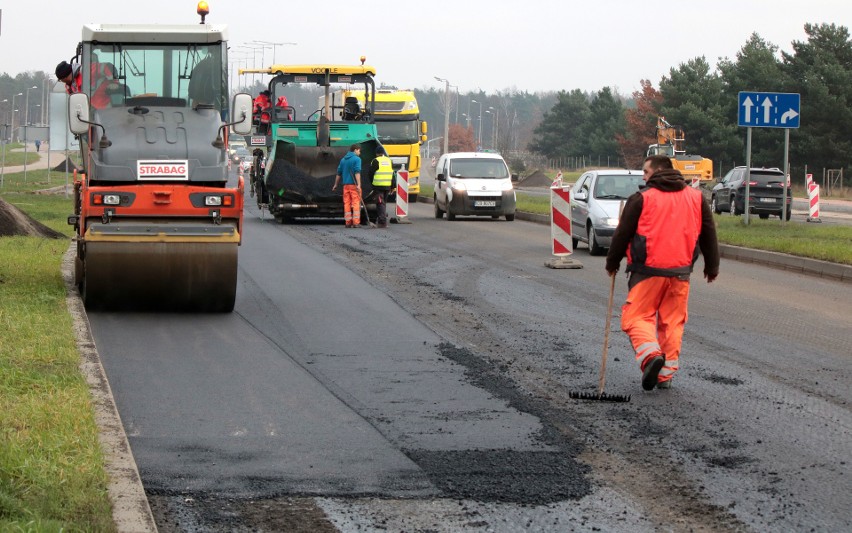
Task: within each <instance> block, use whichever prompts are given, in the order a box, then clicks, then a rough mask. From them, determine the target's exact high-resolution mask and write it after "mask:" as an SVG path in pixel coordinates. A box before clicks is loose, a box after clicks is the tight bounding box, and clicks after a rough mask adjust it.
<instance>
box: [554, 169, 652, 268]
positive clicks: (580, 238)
mask: <svg viewBox="0 0 852 533" xmlns="http://www.w3.org/2000/svg"><path fill="white" fill-rule="evenodd" d="M644 184H645V181H644V180H643V179H642V171H641V170H591V171H589V172H586V173H585V174H583V175H581V176H580V178H579V179H578V180H577V181H576V182H575V183H574V187H573V188H572V189H571V243H572V244H573V246H574V248H577V244H578V243H580V242H585V243H588V245H589V253H590V254H591V255H602V254H603V253H604V252H605V251H606V249H607V248H609V246H610V244H611V243H612V235H613V234H614V233H615V228H616V226H618V218H619V215H620V213H621V209H622V207H621V204H622V203H623V202H625V201H626V200H627V198H628V197H629V196H630V195H631V194H633V193H635V192H636V191H638V190H639V188H640V187H642V186H643V185H644Z"/></svg>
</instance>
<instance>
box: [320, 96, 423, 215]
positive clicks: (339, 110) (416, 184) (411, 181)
mask: <svg viewBox="0 0 852 533" xmlns="http://www.w3.org/2000/svg"><path fill="white" fill-rule="evenodd" d="M365 101H366V100H365V95H364V91H363V90H358V89H345V90H339V91H335V92H334V93H333V95H332V98H331V108H332V109H331V111H332V113H331V116H332V118H331V120H332V121H336V120H344V118H345V115H346V109H348V108H347V107H346V104H347V103H350V104H352V103H356V104H358V107H359V108H360V109H365V106H364V102H365ZM324 105H325V100H324V99H323V100H322V101H321V102H320V103H319V107H320V108H322V107H323V106H324ZM372 118H373V121H374V123H375V124H376V130H377V132H378V135H379V142H380V143H381V144H382V146H384V147H385V150H387V152H388V156H390V158H391V161H392V162H393V168H394V170H399V169H400V168H402V166H403V165H405V168H406V170H408V195H409V201H410V202H416V201H417V197H418V195H419V194H420V166H421V161H420V145H421V143H424V142H426V133H427V131H428V126H427V124H426V122H423V121H421V120H420V108H419V107H418V105H417V99H416V98H415V97H414V91H409V90H400V89H394V88H379V89H376V94H375V110H374V111H373V117H372Z"/></svg>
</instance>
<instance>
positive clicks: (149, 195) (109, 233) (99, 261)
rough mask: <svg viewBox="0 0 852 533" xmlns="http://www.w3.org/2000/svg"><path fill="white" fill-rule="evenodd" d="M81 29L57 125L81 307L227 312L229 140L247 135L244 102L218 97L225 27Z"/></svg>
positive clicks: (241, 97)
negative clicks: (68, 142) (75, 154)
mask: <svg viewBox="0 0 852 533" xmlns="http://www.w3.org/2000/svg"><path fill="white" fill-rule="evenodd" d="M208 11H209V8H208V6H207V3H206V2H199V4H198V13H199V15H201V19H202V20H201V24H198V23H194V24H185V25H160V24H151V25H142V24H89V25H85V26H84V27H83V37H82V41H81V42H80V44H79V45H78V46H77V49H76V55H75V56H74V57H73V58H72V59H71V62H70V64H71V65H72V67H73V68H74V69H75V70H76V73H78V75H77V76H76V78H77V80H79V81H72V84H71V87H70V89H69V92H70V93H71V94H70V95H69V96H68V114H67V127H68V128H69V129H70V131H71V133H73V134H74V135H75V137H76V138H77V139H78V140H79V143H80V151H81V155H82V158H81V159H82V168H81V171H80V173H79V174H77V175H76V176H75V180H74V204H75V206H74V214H73V215H72V216H70V217H69V218H68V223H69V224H72V225H74V226H75V232H76V246H77V255H76V261H75V263H76V264H75V271H76V272H75V275H76V282H77V286H78V288H79V290H80V294H81V295H82V297H83V301H84V303H85V305H86V308H87V309H90V310H91V309H104V310H122V309H125V310H161V311H191V312H230V311H232V310H233V308H234V301H235V297H236V288H237V255H238V254H237V251H238V246H239V245H240V243H241V238H242V222H243V220H242V219H243V192H244V185H243V181H242V178H239V180H238V181H236V182H235V183H231V184H229V183H228V179H229V169H228V151H227V143H228V137H229V135H231V134H232V133H233V134H235V135H245V134H248V133H249V132H250V131H251V96H250V95H249V94H245V93H240V94H236V95H235V96H234V97H233V99H232V100H231V101H229V100H228V58H227V28H226V27H225V26H224V25H215V24H207V23H206V22H205V20H204V19H205V16H206V15H207V14H208Z"/></svg>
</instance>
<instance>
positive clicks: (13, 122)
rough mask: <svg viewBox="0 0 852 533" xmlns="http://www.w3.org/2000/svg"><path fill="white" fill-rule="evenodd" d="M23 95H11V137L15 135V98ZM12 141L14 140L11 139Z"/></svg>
mask: <svg viewBox="0 0 852 533" xmlns="http://www.w3.org/2000/svg"><path fill="white" fill-rule="evenodd" d="M23 95H24V93H18V94H13V95H12V136H13V137H14V135H15V115H16V114H17V112H18V110H17V109H15V98H17V97H18V96H23ZM12 140H14V139H12Z"/></svg>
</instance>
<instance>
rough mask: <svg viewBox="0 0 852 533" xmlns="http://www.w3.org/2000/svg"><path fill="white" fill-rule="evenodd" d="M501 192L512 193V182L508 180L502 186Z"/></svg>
mask: <svg viewBox="0 0 852 533" xmlns="http://www.w3.org/2000/svg"><path fill="white" fill-rule="evenodd" d="M500 190H501V191H511V190H512V180H506V181H504V182H503V183H501V184H500Z"/></svg>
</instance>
